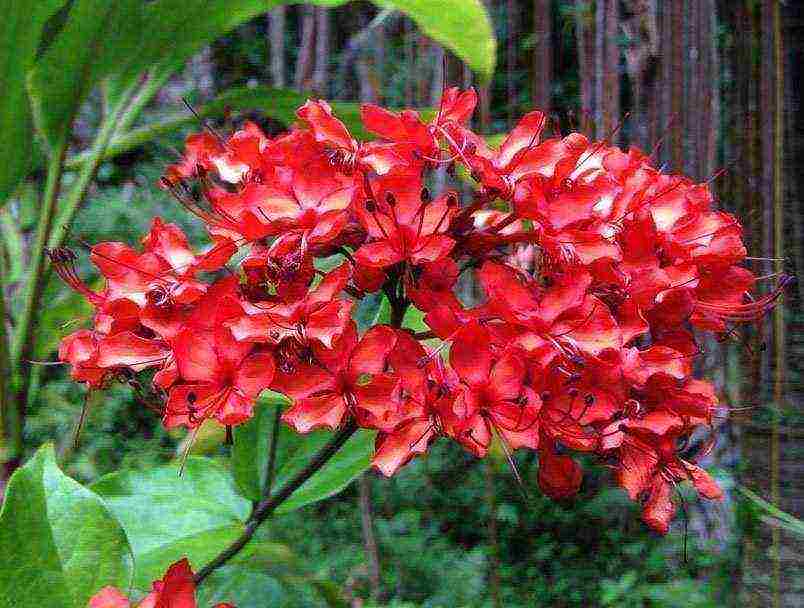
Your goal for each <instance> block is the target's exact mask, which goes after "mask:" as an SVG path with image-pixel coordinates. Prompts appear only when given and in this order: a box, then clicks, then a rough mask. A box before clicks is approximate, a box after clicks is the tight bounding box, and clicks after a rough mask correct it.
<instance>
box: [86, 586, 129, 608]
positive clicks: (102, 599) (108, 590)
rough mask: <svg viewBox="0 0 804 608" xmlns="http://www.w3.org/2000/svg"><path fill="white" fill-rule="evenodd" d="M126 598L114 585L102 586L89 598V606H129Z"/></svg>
mask: <svg viewBox="0 0 804 608" xmlns="http://www.w3.org/2000/svg"><path fill="white" fill-rule="evenodd" d="M129 606H131V604H130V603H129V601H128V598H127V597H126V596H125V595H123V594H122V593H121V592H120V590H119V589H116V588H115V587H104V588H103V589H101V590H100V591H98V592H97V593H96V594H95V595H93V596H92V598H91V599H90V600H89V608H129Z"/></svg>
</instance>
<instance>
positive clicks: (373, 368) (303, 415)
mask: <svg viewBox="0 0 804 608" xmlns="http://www.w3.org/2000/svg"><path fill="white" fill-rule="evenodd" d="M395 342H396V334H395V333H394V331H393V330H392V329H391V328H389V327H386V326H383V325H377V326H375V327H372V328H371V329H370V330H369V331H368V332H367V333H366V335H364V336H363V338H362V339H360V340H359V341H358V339H357V330H356V328H355V325H354V323H352V322H349V324H348V325H347V327H346V331H345V332H344V333H343V335H342V336H341V337H340V338H339V339H338V340H337V341H336V342H335V344H334V345H333V347H332V349H331V350H330V349H326V348H321V347H319V346H317V345H314V346H313V362H311V363H308V364H301V365H299V366H298V367H296V369H295V370H294V371H293V373H292V374H279V375H278V376H277V378H276V381H275V382H274V385H273V387H272V388H273V389H274V390H277V391H280V392H282V393H285V394H286V395H288V396H289V397H290V398H291V399H292V400H293V405H292V406H291V407H290V408H289V409H288V410H286V411H285V413H284V414H282V420H284V421H285V422H286V423H287V424H289V425H290V426H291V427H293V428H294V429H295V430H296V431H298V432H299V433H307V432H309V431H311V430H313V429H316V428H320V427H328V428H330V429H335V428H337V427H338V426H340V425H341V424H342V423H343V421H344V419H345V418H346V416H347V415H348V414H352V415H355V416H356V417H357V419H358V420H359V421H362V422H363V424H364V425H365V424H366V423H369V424H371V423H372V422H373V421H374V420H375V419H382V417H383V415H384V411H385V409H386V408H387V407H388V406H389V404H390V403H391V402H392V401H393V399H394V391H395V390H396V387H397V384H398V378H397V377H396V376H394V375H393V374H388V373H383V371H384V369H385V362H386V359H387V356H388V353H390V352H391V349H392V348H393V347H394V344H395Z"/></svg>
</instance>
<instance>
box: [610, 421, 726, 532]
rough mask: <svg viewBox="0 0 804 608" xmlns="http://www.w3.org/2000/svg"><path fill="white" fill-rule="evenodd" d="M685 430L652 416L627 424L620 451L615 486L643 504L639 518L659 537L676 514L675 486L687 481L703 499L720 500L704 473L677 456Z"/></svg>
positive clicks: (717, 491)
mask: <svg viewBox="0 0 804 608" xmlns="http://www.w3.org/2000/svg"><path fill="white" fill-rule="evenodd" d="M684 430H685V428H684V423H683V421H682V420H681V418H679V417H678V416H674V415H672V414H667V413H663V412H655V413H652V414H648V415H647V416H645V418H644V419H642V420H641V421H639V422H637V423H632V424H630V425H629V427H628V433H627V434H626V436H625V438H624V440H623V444H622V446H621V447H620V459H621V464H620V467H619V468H618V470H617V479H618V482H619V484H620V485H621V486H622V487H623V488H625V490H626V491H627V492H628V495H629V496H630V497H631V499H632V500H640V501H641V502H642V505H643V507H642V518H643V519H644V520H645V523H647V524H648V525H649V526H650V527H651V528H653V529H654V530H656V531H657V532H659V533H661V534H666V533H667V530H668V528H669V525H670V520H671V519H672V518H673V515H674V514H675V505H674V504H673V501H672V493H673V489H674V488H675V486H676V485H677V484H678V483H682V482H685V481H689V482H690V483H692V484H693V486H695V489H696V490H697V491H698V493H699V494H700V495H701V496H703V497H704V498H708V499H712V500H719V499H721V498H722V497H723V491H722V490H721V489H720V488H719V487H718V485H717V483H716V482H715V481H714V480H713V479H712V478H711V477H710V476H709V474H708V473H707V472H706V471H704V470H703V469H702V468H700V467H699V466H697V465H695V464H693V463H691V462H688V461H686V460H683V459H682V458H680V457H679V456H678V455H677V451H676V450H677V448H676V441H677V439H678V438H679V436H680V435H681V434H682V433H683V432H684Z"/></svg>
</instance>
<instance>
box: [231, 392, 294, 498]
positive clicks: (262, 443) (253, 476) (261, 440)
mask: <svg viewBox="0 0 804 608" xmlns="http://www.w3.org/2000/svg"><path fill="white" fill-rule="evenodd" d="M287 401H288V400H287V398H286V397H285V396H284V395H280V394H279V393H273V392H271V393H268V394H266V395H263V396H262V397H261V398H260V402H259V403H258V405H257V407H256V408H255V409H254V416H253V417H252V418H251V420H249V421H248V422H246V423H245V424H240V425H238V426H236V427H235V428H234V446H233V447H232V472H233V473H234V478H235V481H236V482H237V487H238V488H239V489H240V493H241V494H242V495H243V496H245V497H246V498H248V499H250V500H253V501H257V500H260V498H262V496H263V493H264V491H265V486H266V483H267V478H268V459H269V457H270V452H271V438H272V436H273V430H274V423H275V421H276V409H277V408H281V407H282V406H283V405H285V404H287ZM280 424H282V423H281V422H280Z"/></svg>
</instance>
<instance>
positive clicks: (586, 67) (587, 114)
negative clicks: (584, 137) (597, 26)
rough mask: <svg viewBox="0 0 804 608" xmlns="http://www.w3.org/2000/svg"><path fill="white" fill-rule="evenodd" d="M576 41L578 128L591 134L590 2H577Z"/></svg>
mask: <svg viewBox="0 0 804 608" xmlns="http://www.w3.org/2000/svg"><path fill="white" fill-rule="evenodd" d="M575 40H576V46H577V49H578V81H579V85H580V91H581V100H580V101H581V108H580V117H579V121H578V123H579V124H578V128H579V129H580V130H581V132H582V133H587V134H589V133H590V132H591V127H592V120H591V116H592V103H593V95H594V70H593V69H592V57H593V55H592V48H593V45H594V36H593V30H592V6H591V3H590V2H589V0H575Z"/></svg>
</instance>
